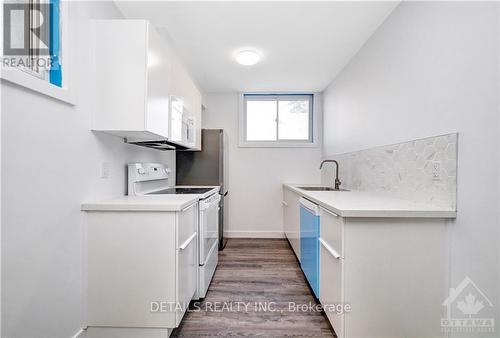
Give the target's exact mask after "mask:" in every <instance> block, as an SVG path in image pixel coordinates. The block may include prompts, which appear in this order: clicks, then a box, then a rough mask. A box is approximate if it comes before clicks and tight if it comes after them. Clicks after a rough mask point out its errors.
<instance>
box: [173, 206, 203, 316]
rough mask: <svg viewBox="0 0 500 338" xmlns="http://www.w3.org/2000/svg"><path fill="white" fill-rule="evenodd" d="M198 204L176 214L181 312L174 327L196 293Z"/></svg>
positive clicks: (178, 295) (178, 292) (178, 294)
mask: <svg viewBox="0 0 500 338" xmlns="http://www.w3.org/2000/svg"><path fill="white" fill-rule="evenodd" d="M197 231H198V203H195V204H193V205H191V206H190V207H188V208H186V209H184V210H183V211H181V212H179V213H178V222H177V236H178V237H177V238H178V241H177V258H178V261H177V266H178V269H177V272H178V273H177V301H178V302H179V305H180V306H181V307H182V310H179V311H178V312H177V316H176V325H179V323H180V322H181V320H182V317H183V316H184V313H185V311H186V309H187V307H188V306H189V302H190V301H191V299H193V296H194V294H195V292H196V287H197V280H198V250H197V248H198V244H197V243H198V232H197Z"/></svg>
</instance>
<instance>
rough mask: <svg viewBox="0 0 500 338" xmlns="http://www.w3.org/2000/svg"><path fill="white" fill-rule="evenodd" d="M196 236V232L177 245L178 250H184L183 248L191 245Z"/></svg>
mask: <svg viewBox="0 0 500 338" xmlns="http://www.w3.org/2000/svg"><path fill="white" fill-rule="evenodd" d="M196 235H198V233H197V232H195V233H193V234H192V235H191V236H189V238H188V239H186V240H185V241H184V243H182V244H181V245H179V250H184V249H185V248H187V246H188V245H189V243H191V242H192V241H193V239H195V238H196Z"/></svg>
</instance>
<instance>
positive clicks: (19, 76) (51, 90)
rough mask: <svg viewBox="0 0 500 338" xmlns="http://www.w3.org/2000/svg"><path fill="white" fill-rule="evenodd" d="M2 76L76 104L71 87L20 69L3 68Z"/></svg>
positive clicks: (22, 85) (57, 98) (36, 90)
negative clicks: (63, 86) (51, 82)
mask: <svg viewBox="0 0 500 338" xmlns="http://www.w3.org/2000/svg"><path fill="white" fill-rule="evenodd" d="M1 78H2V80H6V81H8V82H11V83H14V84H16V85H18V86H21V87H24V88H27V89H29V90H32V91H35V92H37V93H40V94H43V95H46V96H49V97H52V98H54V99H56V100H59V101H63V102H66V103H68V104H71V105H74V104H75V98H74V96H73V92H72V91H70V90H69V89H67V88H60V87H57V86H54V85H52V84H50V83H49V82H47V81H45V80H41V79H38V78H36V77H34V76H33V75H30V74H28V73H25V72H23V71H21V70H19V69H5V68H4V69H2V70H1Z"/></svg>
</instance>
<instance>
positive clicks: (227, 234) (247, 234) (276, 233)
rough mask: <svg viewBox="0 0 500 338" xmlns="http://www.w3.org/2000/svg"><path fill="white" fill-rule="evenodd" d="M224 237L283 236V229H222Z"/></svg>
mask: <svg viewBox="0 0 500 338" xmlns="http://www.w3.org/2000/svg"><path fill="white" fill-rule="evenodd" d="M224 237H226V238H285V233H284V232H283V231H224Z"/></svg>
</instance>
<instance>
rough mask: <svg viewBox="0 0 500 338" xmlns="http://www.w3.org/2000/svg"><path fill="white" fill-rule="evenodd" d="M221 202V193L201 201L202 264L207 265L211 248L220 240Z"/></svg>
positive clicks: (200, 237) (200, 239)
mask: <svg viewBox="0 0 500 338" xmlns="http://www.w3.org/2000/svg"><path fill="white" fill-rule="evenodd" d="M219 202H220V195H219V194H214V195H212V196H210V197H208V198H206V199H204V200H201V201H200V222H199V226H200V231H199V234H200V236H199V241H200V242H199V243H200V248H199V249H200V250H199V254H200V257H199V258H200V260H199V262H200V265H205V263H206V261H207V259H208V258H209V253H210V249H211V248H212V247H213V246H214V243H217V241H218V240H219Z"/></svg>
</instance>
